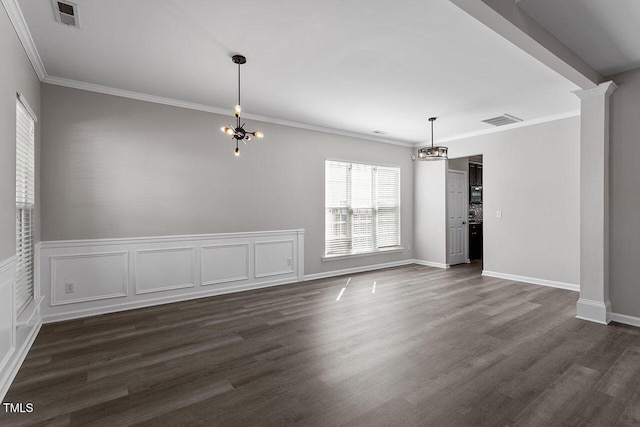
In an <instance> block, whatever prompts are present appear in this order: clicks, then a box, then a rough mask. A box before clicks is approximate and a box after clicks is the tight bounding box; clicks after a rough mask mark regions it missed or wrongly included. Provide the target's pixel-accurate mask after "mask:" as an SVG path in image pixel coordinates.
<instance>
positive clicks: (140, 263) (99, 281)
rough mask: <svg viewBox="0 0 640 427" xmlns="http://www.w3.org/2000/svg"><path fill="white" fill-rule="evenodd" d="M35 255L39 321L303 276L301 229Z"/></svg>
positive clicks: (54, 249)
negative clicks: (40, 302)
mask: <svg viewBox="0 0 640 427" xmlns="http://www.w3.org/2000/svg"><path fill="white" fill-rule="evenodd" d="M38 249H39V261H40V269H39V283H40V288H41V292H42V294H43V296H44V297H45V301H47V303H46V304H44V305H43V307H42V319H43V321H44V322H45V323H46V322H55V321H60V320H65V319H72V318H78V317H85V316H91V315H95V314H102V313H109V312H114V311H121V310H128V309H133V308H139V307H145V306H150V305H156V304H163V303H169V302H175V301H182V300H187V299H193V298H201V297H205V296H211V295H218V294H223V293H230V292H237V291H242V290H249V289H257V288H262V287H266V286H275V285H280V284H285V283H292V282H297V281H302V280H303V278H304V230H285V231H263V232H250V233H226V234H206V235H189V236H167V237H164V236H163V237H147V238H130V239H126V238H125V239H96V240H76V241H55V242H40V243H39V244H38ZM130 284H131V286H130Z"/></svg>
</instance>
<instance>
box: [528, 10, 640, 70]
mask: <svg viewBox="0 0 640 427" xmlns="http://www.w3.org/2000/svg"><path fill="white" fill-rule="evenodd" d="M517 3H518V6H520V7H521V8H522V9H524V10H525V12H527V13H528V14H529V15H530V16H531V17H532V18H533V19H535V20H536V21H537V22H538V23H539V24H540V25H542V26H543V27H545V28H546V29H547V30H549V32H550V33H551V34H553V35H554V36H556V38H558V39H559V40H560V41H562V42H563V43H564V44H565V45H567V46H568V47H569V48H570V49H571V50H573V51H574V52H575V53H576V54H577V55H578V56H579V57H581V58H582V59H583V60H584V61H585V62H586V63H587V64H589V65H590V66H591V68H593V69H594V70H596V71H598V72H600V74H602V75H604V76H609V75H612V74H615V73H619V72H622V71H628V70H632V69H635V68H640V28H639V27H640V1H638V0H615V1H612V0H562V1H558V0H517Z"/></svg>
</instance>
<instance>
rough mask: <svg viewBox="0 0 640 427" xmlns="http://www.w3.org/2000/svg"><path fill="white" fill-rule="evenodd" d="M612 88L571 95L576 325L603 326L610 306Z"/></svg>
mask: <svg viewBox="0 0 640 427" xmlns="http://www.w3.org/2000/svg"><path fill="white" fill-rule="evenodd" d="M615 89H616V85H615V83H613V82H611V81H610V82H606V83H601V84H600V85H599V86H598V87H595V88H593V89H584V90H578V91H576V92H574V93H575V94H576V95H577V96H578V97H579V98H580V299H579V300H578V304H577V315H576V317H577V318H579V319H585V320H590V321H593V322H597V323H604V324H607V323H609V321H610V313H611V303H610V302H609V96H610V95H611V93H613V91H614V90H615Z"/></svg>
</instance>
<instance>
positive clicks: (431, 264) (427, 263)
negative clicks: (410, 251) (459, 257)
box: [413, 259, 451, 268]
mask: <svg viewBox="0 0 640 427" xmlns="http://www.w3.org/2000/svg"><path fill="white" fill-rule="evenodd" d="M413 263H414V264H418V265H424V266H425V267H435V268H451V266H450V265H449V264H444V263H440V262H432V261H423V260H421V259H414V260H413Z"/></svg>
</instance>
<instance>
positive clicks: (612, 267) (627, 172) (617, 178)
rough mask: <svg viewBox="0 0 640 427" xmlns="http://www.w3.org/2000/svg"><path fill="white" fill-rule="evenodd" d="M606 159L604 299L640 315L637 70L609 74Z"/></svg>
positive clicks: (619, 309)
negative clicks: (610, 91)
mask: <svg viewBox="0 0 640 427" xmlns="http://www.w3.org/2000/svg"><path fill="white" fill-rule="evenodd" d="M613 80H614V81H615V83H616V84H617V85H618V89H616V91H615V92H613V95H612V96H611V104H610V105H611V110H610V138H611V139H610V152H609V155H610V158H609V178H610V181H609V206H610V209H609V227H610V228H609V239H610V240H609V274H610V276H609V298H610V299H611V307H612V311H613V312H615V313H619V314H626V315H628V316H636V317H640V263H638V259H637V257H638V254H640V226H639V220H640V191H638V184H640V70H633V71H629V72H626V73H623V74H619V75H617V76H614V77H613Z"/></svg>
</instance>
